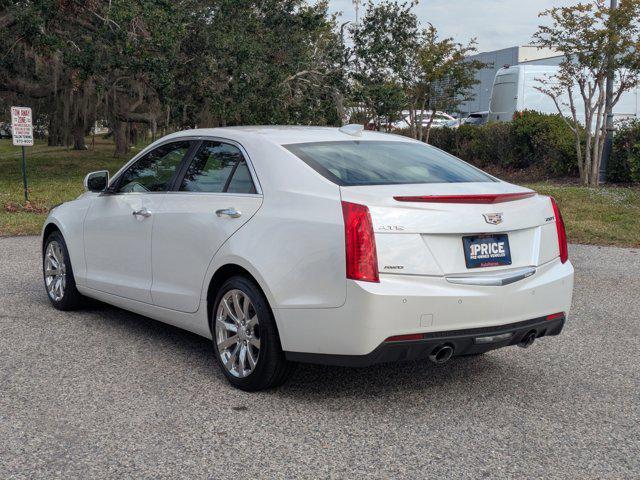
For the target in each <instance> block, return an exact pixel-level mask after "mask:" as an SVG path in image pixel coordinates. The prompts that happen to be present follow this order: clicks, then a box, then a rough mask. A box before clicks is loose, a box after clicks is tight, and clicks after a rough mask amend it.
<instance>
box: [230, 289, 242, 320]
mask: <svg viewBox="0 0 640 480" xmlns="http://www.w3.org/2000/svg"><path fill="white" fill-rule="evenodd" d="M232 297H233V310H234V311H235V313H236V318H237V319H238V320H244V314H243V313H242V307H240V294H239V293H237V292H234V293H233V295H232Z"/></svg>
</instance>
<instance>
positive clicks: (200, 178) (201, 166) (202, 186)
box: [180, 142, 255, 193]
mask: <svg viewBox="0 0 640 480" xmlns="http://www.w3.org/2000/svg"><path fill="white" fill-rule="evenodd" d="M180 190H181V191H184V192H206V193H222V192H230V193H255V188H254V186H253V180H252V179H251V174H250V173H249V168H248V167H247V162H246V161H245V159H244V156H243V155H242V152H241V151H240V149H239V148H238V147H236V146H235V145H230V144H228V143H222V142H204V143H203V144H202V145H201V146H200V148H199V149H198V151H197V153H196V154H195V156H194V157H193V160H192V161H191V164H190V165H189V167H188V168H187V171H186V173H185V175H184V178H183V179H182V183H181V185H180Z"/></svg>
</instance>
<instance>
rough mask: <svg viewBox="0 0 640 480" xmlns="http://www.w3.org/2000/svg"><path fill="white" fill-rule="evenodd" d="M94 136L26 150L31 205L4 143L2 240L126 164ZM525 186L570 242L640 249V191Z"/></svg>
mask: <svg viewBox="0 0 640 480" xmlns="http://www.w3.org/2000/svg"><path fill="white" fill-rule="evenodd" d="M96 138H97V140H96V144H95V147H94V148H93V149H90V150H87V151H73V150H68V149H66V148H64V147H47V146H46V144H44V143H42V142H40V143H38V144H36V145H35V146H34V147H31V148H28V149H27V171H28V178H29V190H30V200H31V202H30V204H28V205H25V203H24V197H23V192H22V174H21V171H20V158H21V157H20V149H19V148H18V147H13V146H12V145H11V141H10V140H0V236H8V235H33V234H39V233H40V229H41V227H42V223H43V221H44V219H45V218H46V215H47V213H46V212H47V210H48V209H49V208H50V207H52V206H53V205H56V204H58V203H61V202H64V201H66V200H71V199H73V198H75V197H77V196H78V195H79V194H80V193H82V179H83V178H84V176H85V175H86V174H87V173H88V172H90V171H93V170H100V169H104V168H106V169H107V170H109V171H110V172H111V173H112V174H113V173H115V172H116V170H118V169H119V168H120V167H121V166H122V165H123V163H124V162H125V161H126V160H128V158H114V156H113V144H112V143H111V142H110V141H106V140H104V139H102V138H100V137H96ZM138 148H141V147H138ZM137 151H139V150H138V149H134V150H132V152H131V155H132V156H133V155H134V154H135V153H136V152H137ZM527 186H528V187H530V188H533V189H534V190H536V191H538V192H540V193H542V194H545V195H552V196H553V197H555V198H556V200H557V201H558V204H559V205H560V208H561V210H562V214H563V216H564V219H565V223H566V225H567V230H568V235H569V240H570V241H571V242H572V243H589V244H600V245H618V246H625V247H640V187H607V188H600V189H593V188H585V187H579V186H575V185H566V184H562V183H558V182H545V183H534V184H528V185H527Z"/></svg>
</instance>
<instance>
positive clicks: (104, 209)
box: [84, 141, 191, 303]
mask: <svg viewBox="0 0 640 480" xmlns="http://www.w3.org/2000/svg"><path fill="white" fill-rule="evenodd" d="M190 145H191V143H190V142H187V141H178V142H172V143H167V144H164V145H161V146H160V147H157V148H155V149H154V150H152V151H151V152H149V153H147V154H146V155H144V156H143V157H141V158H140V159H138V160H137V161H136V162H135V163H133V164H132V165H131V166H130V167H129V168H128V169H127V170H126V171H125V172H124V173H123V174H122V175H120V176H119V177H118V178H116V179H114V182H113V184H112V186H111V188H112V191H111V192H109V193H104V194H102V195H99V196H98V197H96V198H95V199H94V200H93V202H92V204H91V207H90V209H89V212H88V213H87V216H86V218H85V222H84V245H85V259H86V265H87V286H88V287H89V288H93V289H95V290H99V291H101V292H105V293H110V294H113V295H118V296H120V297H124V298H129V299H131V300H137V301H140V302H145V303H152V302H151V292H150V290H151V274H152V272H151V233H152V231H153V223H154V221H155V214H156V212H157V211H158V210H159V208H160V205H161V203H162V201H163V199H164V194H165V192H166V191H167V190H168V189H169V188H170V186H171V184H172V182H173V180H174V178H175V176H176V174H177V171H178V167H179V166H180V163H181V162H182V160H183V158H184V157H185V156H186V154H187V152H188V150H189V147H190Z"/></svg>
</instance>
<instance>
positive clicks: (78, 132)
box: [71, 125, 87, 150]
mask: <svg viewBox="0 0 640 480" xmlns="http://www.w3.org/2000/svg"><path fill="white" fill-rule="evenodd" d="M84 133H85V129H84V125H75V126H74V127H73V129H72V130H71V135H72V136H73V149H74V150H86V149H87V144H86V143H85V141H84Z"/></svg>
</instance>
